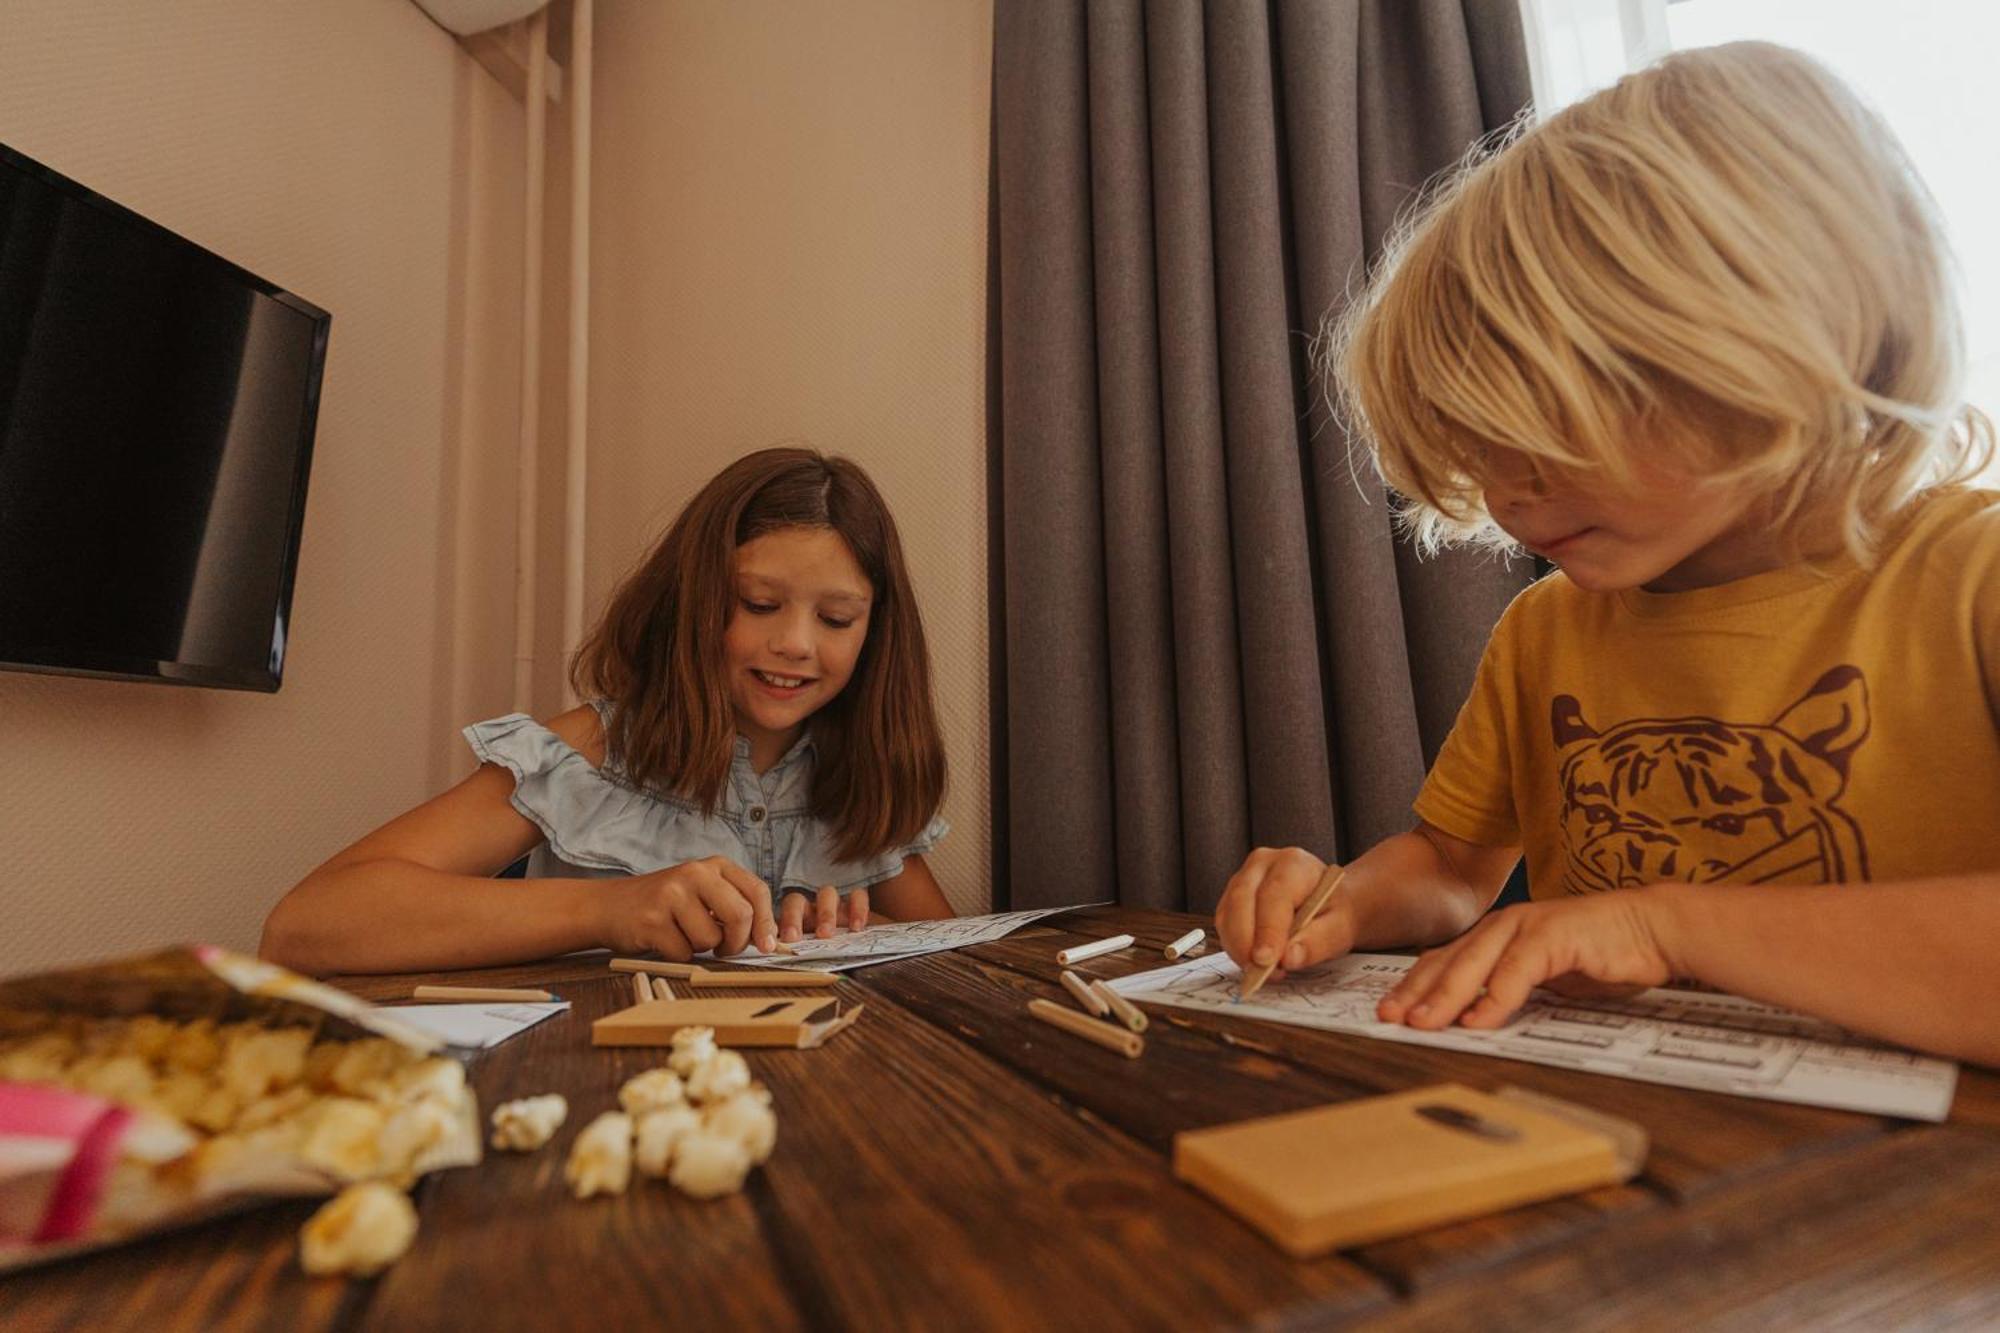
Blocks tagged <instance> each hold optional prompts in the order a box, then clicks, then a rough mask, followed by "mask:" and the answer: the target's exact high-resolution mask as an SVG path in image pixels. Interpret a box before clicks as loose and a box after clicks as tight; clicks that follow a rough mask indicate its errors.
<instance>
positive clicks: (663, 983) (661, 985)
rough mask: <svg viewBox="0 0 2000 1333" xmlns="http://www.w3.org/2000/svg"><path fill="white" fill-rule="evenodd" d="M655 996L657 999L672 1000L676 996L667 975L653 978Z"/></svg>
mask: <svg viewBox="0 0 2000 1333" xmlns="http://www.w3.org/2000/svg"><path fill="white" fill-rule="evenodd" d="M653 998H654V999H656V1000H671V999H673V998H674V990H673V987H671V986H669V985H668V984H667V979H666V978H665V977H654V978H653Z"/></svg>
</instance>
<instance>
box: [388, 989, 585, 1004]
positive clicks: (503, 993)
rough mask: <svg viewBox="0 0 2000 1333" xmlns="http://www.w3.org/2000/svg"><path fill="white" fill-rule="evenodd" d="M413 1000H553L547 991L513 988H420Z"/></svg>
mask: <svg viewBox="0 0 2000 1333" xmlns="http://www.w3.org/2000/svg"><path fill="white" fill-rule="evenodd" d="M410 998H411V999H413V1000H438V1001H445V1000H541V1001H547V1000H553V999H555V998H556V997H555V996H553V995H551V994H549V993H548V992H547V991H545V990H530V989H523V988H516V987H512V986H419V987H417V988H416V989H415V990H414V991H412V992H410Z"/></svg>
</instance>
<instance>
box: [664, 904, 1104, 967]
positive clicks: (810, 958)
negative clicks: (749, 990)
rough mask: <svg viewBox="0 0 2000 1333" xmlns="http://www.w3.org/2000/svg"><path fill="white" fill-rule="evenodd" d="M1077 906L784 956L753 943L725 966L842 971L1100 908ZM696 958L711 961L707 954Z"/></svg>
mask: <svg viewBox="0 0 2000 1333" xmlns="http://www.w3.org/2000/svg"><path fill="white" fill-rule="evenodd" d="M1100 905H1101V904H1097V903H1079V904H1075V905H1073V906H1070V907H1037V908H1034V909H1032V910H1030V911H1026V912H995V913H993V914H991V915H989V916H954V917H946V918H945V919H944V920H942V921H898V922H892V923H890V924H888V925H882V926H870V927H868V928H867V929H866V930H842V931H840V932H838V933H837V934H835V935H834V937H833V938H832V939H827V940H822V939H813V938H810V937H809V938H807V939H803V940H799V941H798V942H797V943H795V944H793V945H792V946H791V949H792V952H790V953H788V954H784V953H781V954H766V953H763V952H760V951H759V950H758V949H757V947H756V946H755V945H752V946H750V947H749V948H747V949H745V950H744V951H743V952H742V953H737V954H731V955H730V956H729V957H728V958H727V959H726V960H724V961H726V962H731V963H756V964H757V965H758V966H759V967H799V968H807V969H810V970H813V971H819V972H845V971H847V970H848V969H850V968H856V967H867V966H869V965H870V964H872V963H890V962H894V961H895V960H897V959H899V958H915V957H917V956H918V955H920V954H927V953H943V952H944V951H945V950H947V949H964V948H968V947H970V946H971V945H974V944H987V943H990V942H992V941H993V940H997V939H1000V938H1002V937H1003V936H1006V935H1010V934H1012V933H1013V932H1015V931H1017V930H1019V929H1020V928H1021V927H1022V926H1025V925H1027V924H1029V923H1030V922H1033V921H1039V920H1041V919H1042V918H1043V917H1045V916H1054V915H1055V914H1056V913H1057V912H1074V911H1076V910H1077V908H1078V907H1086V906H1089V907H1095V906H1100ZM699 957H702V958H707V957H713V955H710V954H703V955H699Z"/></svg>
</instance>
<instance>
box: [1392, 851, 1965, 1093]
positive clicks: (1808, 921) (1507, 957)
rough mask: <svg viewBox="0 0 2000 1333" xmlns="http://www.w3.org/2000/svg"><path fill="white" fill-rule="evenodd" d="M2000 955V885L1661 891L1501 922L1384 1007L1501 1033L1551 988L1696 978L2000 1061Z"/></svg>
mask: <svg viewBox="0 0 2000 1333" xmlns="http://www.w3.org/2000/svg"><path fill="white" fill-rule="evenodd" d="M1997 943H2000V874H1991V873H1982V874H1973V875H1962V876H1952V877H1947V878H1939V879H1931V880H1907V881H1900V882H1894V883H1886V884H1825V885H1800V886H1791V885H1740V884H1739V885H1726V884H1714V885H1710V884H1655V885H1650V886H1648V887H1646V888H1643V889H1622V890H1614V891H1611V892H1608V893H1602V894H1594V895H1592V896H1591V897H1588V898H1578V899H1571V900H1565V901H1560V902H1548V903H1531V904H1526V905H1524V906H1520V907H1511V908H1508V909H1507V910H1506V911H1504V912H1498V913H1495V914H1494V915H1493V916H1491V917H1488V918H1486V919H1485V920H1484V921H1482V922H1480V924H1479V925H1478V926H1477V927H1476V928H1475V929H1473V930H1471V931H1469V932H1468V933H1467V934H1466V935H1464V936H1463V937H1462V938H1460V939H1458V940H1454V941H1453V942H1452V943H1451V944H1449V945H1446V946H1445V947H1443V948H1441V949H1435V950H1432V951H1431V952H1430V953H1427V954H1425V955H1424V956H1423V958H1421V959H1419V960H1418V962H1417V964H1416V966H1414V967H1412V968H1411V970H1410V975H1409V977H1408V978H1406V979H1405V980H1404V982H1403V983H1402V985H1400V986H1399V987H1397V989H1396V990H1395V991H1392V992H1391V993H1390V994H1389V995H1388V996H1387V997H1385V998H1384V1000H1383V1002H1382V1008H1381V1016H1382V1017H1383V1018H1384V1019H1385V1020H1388V1021H1391V1022H1394V1021H1405V1022H1408V1023H1409V1024H1410V1025H1411V1026H1413V1027H1423V1028H1440V1027H1443V1026H1445V1025H1446V1024H1448V1023H1451V1022H1453V1021H1458V1022H1461V1023H1463V1024H1464V1025H1465V1026H1467V1027H1497V1026H1499V1025H1500V1024H1501V1023H1503V1022H1505V1021H1506V1019H1507V1018H1508V1017H1509V1016H1510V1015H1511V1014H1512V1013H1513V1012H1514V1011H1515V1010H1516V1009H1518V1008H1519V1007H1520V1006H1521V1004H1522V1003H1524V1002H1525V1001H1526V999H1527V996H1528V992H1529V990H1530V989H1532V988H1533V987H1534V986H1537V985H1542V984H1545V983H1548V982H1552V981H1553V982H1555V983H1557V984H1558V985H1559V986H1564V987H1568V988H1573V989H1582V988H1587V987H1588V986H1590V985H1592V984H1595V985H1601V986H1619V987H1627V986H1657V985H1663V984H1665V983H1666V982H1667V981H1668V980H1669V979H1670V978H1673V977H1692V978H1693V979H1695V980H1697V981H1700V982H1702V983H1704V984H1706V985H1710V986H1715V987H1717V988H1719V989H1721V990H1725V991H1729V992H1731V993H1733V994H1737V995H1744V996H1748V997H1750V998H1752V999H1757V1000H1763V1001H1765V1002H1767V1003H1770V1004H1780V1005H1784V1006H1786V1007H1787V1008H1792V1009H1798V1010H1802V1011H1804V1012H1806V1013H1811V1014H1816V1015H1818V1016H1819V1017H1821V1018H1825V1019H1828V1020H1829V1021H1831V1022H1834V1023H1838V1024H1840V1025H1841V1026H1843V1027H1848V1028H1852V1029H1854V1030H1856V1031H1858V1032H1865V1033H1868V1034H1869V1035H1872V1036H1876V1037H1880V1038H1884V1039H1886V1040H1889V1041H1894V1042H1898V1043H1901V1044H1904V1045H1909V1046H1916V1047H1920V1048H1922V1049H1924V1050H1929V1051H1935V1052H1937V1053H1939V1054H1941V1055H1946V1056H1952V1057H1955V1058H1959V1059H1965V1060H1972V1061H1975V1062H1977V1063H1980V1064H1987V1065H2000V1025H1996V1024H1995V1023H1994V1021H1993V1017H1992V1016H1993V1014H1994V1013H1995V1012H1997V1011H2000V969H1995V968H1994V966H1993V961H1992V959H1993V950H1994V947H1995V945H1996V944H1997ZM1482 987H1483V988H1485V991H1486V994H1485V996H1484V997H1483V998H1480V994H1479V993H1480V989H1481V988H1482ZM1420 1011H1421V1012H1420Z"/></svg>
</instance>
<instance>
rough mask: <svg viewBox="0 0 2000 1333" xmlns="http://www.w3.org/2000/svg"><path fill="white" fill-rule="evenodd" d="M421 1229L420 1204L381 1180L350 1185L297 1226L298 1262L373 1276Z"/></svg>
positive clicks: (316, 1269)
mask: <svg viewBox="0 0 2000 1333" xmlns="http://www.w3.org/2000/svg"><path fill="white" fill-rule="evenodd" d="M416 1235H417V1210H416V1209H415V1208H413V1207H411V1205H410V1201H409V1199H408V1198H407V1197H406V1196H405V1195H404V1194H403V1192H402V1191H401V1190H398V1189H394V1188H391V1187H390V1186H388V1185H384V1184H382V1183H381V1182H379V1181H370V1182H368V1183H367V1184H362V1185H349V1186H348V1187H347V1188H346V1189H344V1190H342V1191H341V1192H340V1193H339V1194H338V1195H336V1196H335V1197H334V1198H333V1200H332V1202H330V1203H328V1204H326V1205H325V1206H324V1207H322V1208H321V1209H320V1210H319V1211H318V1212H316V1213H314V1214H313V1215H312V1217H311V1218H309V1219H307V1221H306V1224H305V1226H304V1227H303V1228H301V1229H300V1231H299V1267H301V1268H303V1269H305V1270H306V1272H308V1273H314V1274H320V1275H325V1274H330V1273H351V1274H353V1275H354V1276H356V1277H373V1276H374V1275H375V1274H377V1273H379V1272H381V1271H382V1270H383V1269H385V1268H387V1267H388V1266H389V1265H390V1264H392V1263H394V1262H396V1260H398V1259H400V1258H402V1257H403V1253H404V1251H406V1250H408V1249H409V1248H410V1242H411V1241H412V1240H414V1239H416Z"/></svg>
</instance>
